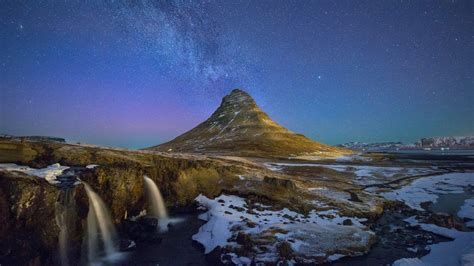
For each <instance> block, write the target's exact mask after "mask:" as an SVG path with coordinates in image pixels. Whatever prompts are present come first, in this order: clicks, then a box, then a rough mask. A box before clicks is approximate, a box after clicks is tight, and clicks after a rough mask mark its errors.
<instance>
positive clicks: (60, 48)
mask: <svg viewBox="0 0 474 266" xmlns="http://www.w3.org/2000/svg"><path fill="white" fill-rule="evenodd" d="M0 23H1V32H0V39H1V49H0V59H1V65H0V76H1V83H0V89H1V99H0V105H1V106H0V111H1V114H0V134H1V133H5V134H16V135H32V134H34V135H56V136H63V137H66V138H67V139H69V140H72V141H81V142H89V143H96V144H103V145H113V146H121V147H135V148H136V147H145V146H150V145H154V144H157V143H160V142H163V141H165V140H169V139H170V138H172V137H174V136H176V135H178V134H180V133H183V132H184V131H186V130H188V129H190V128H192V127H194V126H195V125H197V124H198V123H199V122H200V121H202V120H204V119H205V118H206V117H207V116H209V115H210V113H212V111H213V110H214V108H216V107H217V106H218V105H219V102H220V98H221V97H222V96H224V95H225V94H227V93H228V92H229V91H230V90H232V89H233V88H235V87H241V88H244V89H245V90H247V91H248V92H249V93H250V94H251V95H252V96H254V97H255V99H256V101H257V102H258V103H259V104H260V105H261V107H262V108H263V109H264V110H265V111H267V112H268V113H269V115H270V116H271V117H272V118H274V120H276V121H277V122H279V123H281V124H282V125H284V126H286V127H288V128H290V129H291V130H293V131H297V132H301V133H303V134H305V135H307V136H309V137H311V138H314V139H316V140H320V141H323V142H327V143H330V144H334V143H340V142H346V141H389V140H393V141H399V140H400V141H413V140H415V139H417V138H419V137H424V136H436V135H466V134H472V133H474V122H473V120H472V117H473V116H474V107H473V106H474V104H473V103H474V84H473V77H472V75H473V70H474V69H473V60H474V59H473V57H474V56H473V52H472V51H473V50H474V44H473V43H474V30H473V29H474V25H473V15H472V3H471V1H454V2H449V3H448V2H446V1H440V2H434V1H431V2H421V1H411V2H405V1H402V2H399V1H383V3H382V2H380V1H376V2H372V1H358V2H357V3H356V2H355V1H336V2H329V1H202V2H198V1H114V2H109V1H107V2H101V1H87V2H84V1H77V2H76V1H65V2H57V1H56V2H53V1H26V2H19V1H11V2H7V1H2V2H0Z"/></svg>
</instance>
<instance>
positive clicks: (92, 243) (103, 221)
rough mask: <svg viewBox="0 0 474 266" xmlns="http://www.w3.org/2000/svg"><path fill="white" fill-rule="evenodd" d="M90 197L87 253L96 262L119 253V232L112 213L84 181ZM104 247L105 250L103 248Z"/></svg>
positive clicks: (90, 260) (91, 260)
mask: <svg viewBox="0 0 474 266" xmlns="http://www.w3.org/2000/svg"><path fill="white" fill-rule="evenodd" d="M82 183H83V184H84V188H85V190H86V192H87V196H88V197H89V213H88V215H87V255H88V260H89V262H95V261H97V260H99V259H100V258H101V257H102V256H104V257H105V258H112V257H114V255H116V254H117V252H118V249H117V233H116V230H115V227H114V224H113V223H112V219H111V217H110V214H109V212H108V210H107V208H106V206H105V204H104V202H103V201H102V199H101V198H100V197H99V195H97V193H95V192H94V191H93V190H92V188H91V187H90V186H89V185H88V184H87V183H84V182H82ZM101 247H103V252H102V250H101Z"/></svg>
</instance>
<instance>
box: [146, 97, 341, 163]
mask: <svg viewBox="0 0 474 266" xmlns="http://www.w3.org/2000/svg"><path fill="white" fill-rule="evenodd" d="M150 149H153V150H161V151H174V152H209V153H226V154H238V155H249V156H289V155H298V154H308V153H315V152H316V153H318V155H323V153H324V154H330V155H327V156H331V155H332V156H334V155H341V154H345V153H347V150H343V149H339V148H335V147H331V146H328V145H324V144H321V143H318V142H314V141H312V140H310V139H308V138H306V137H305V136H303V135H300V134H295V133H293V132H291V131H289V130H288V129H286V128H284V127H282V126H280V125H279V124H277V123H275V122H274V121H273V120H272V119H271V118H270V117H269V116H268V115H267V114H266V113H265V112H263V111H262V110H261V109H260V108H259V107H258V106H257V103H256V102H255V100H254V99H253V98H252V96H250V95H249V94H248V93H247V92H245V91H243V90H241V89H234V90H232V91H231V92H230V93H229V94H228V95H226V96H224V97H223V98H222V102H221V104H220V106H219V107H218V108H217V109H216V111H214V113H213V114H212V115H211V116H210V117H209V118H208V119H207V120H206V121H204V122H202V123H201V124H199V125H198V126H197V127H195V128H193V129H191V130H190V131H188V132H186V133H184V134H182V135H180V136H178V137H176V138H175V139H173V140H172V141H170V142H167V143H164V144H161V145H158V146H154V147H151V148H150Z"/></svg>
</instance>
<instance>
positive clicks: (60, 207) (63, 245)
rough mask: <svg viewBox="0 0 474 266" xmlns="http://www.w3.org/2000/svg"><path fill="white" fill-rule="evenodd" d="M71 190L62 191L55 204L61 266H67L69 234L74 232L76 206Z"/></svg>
mask: <svg viewBox="0 0 474 266" xmlns="http://www.w3.org/2000/svg"><path fill="white" fill-rule="evenodd" d="M72 192H73V189H72V188H67V189H62V190H61V192H60V194H59V199H58V201H57V202H56V204H55V213H56V224H57V225H58V227H59V229H60V231H59V259H60V262H61V265H62V266H67V265H69V256H70V255H71V243H70V235H71V232H73V231H75V223H76V217H75V216H76V204H75V201H74V199H73V193H72Z"/></svg>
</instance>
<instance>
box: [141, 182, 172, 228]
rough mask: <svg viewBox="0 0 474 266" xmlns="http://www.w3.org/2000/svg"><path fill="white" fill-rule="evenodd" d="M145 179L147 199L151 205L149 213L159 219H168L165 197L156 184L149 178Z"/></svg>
mask: <svg viewBox="0 0 474 266" xmlns="http://www.w3.org/2000/svg"><path fill="white" fill-rule="evenodd" d="M143 178H144V179H145V188H146V193H147V198H148V202H149V203H150V208H149V210H148V211H149V213H150V214H151V215H153V216H156V217H158V219H168V212H167V211H166V206H165V202H164V200H163V196H161V192H160V189H158V187H157V186H156V184H155V182H154V181H153V180H152V179H151V178H149V177H148V176H144V177H143Z"/></svg>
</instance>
